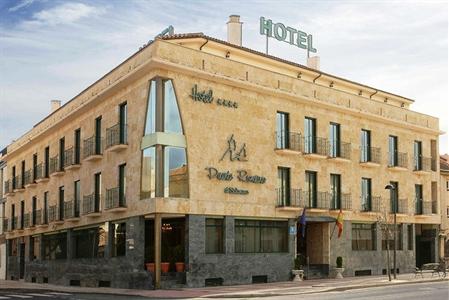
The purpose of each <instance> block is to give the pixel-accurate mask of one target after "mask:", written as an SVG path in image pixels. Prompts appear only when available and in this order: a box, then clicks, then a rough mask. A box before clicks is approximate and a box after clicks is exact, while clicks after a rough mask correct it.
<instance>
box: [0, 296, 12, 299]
mask: <svg viewBox="0 0 449 300" xmlns="http://www.w3.org/2000/svg"><path fill="white" fill-rule="evenodd" d="M0 299H11V298H10V297H2V296H0Z"/></svg>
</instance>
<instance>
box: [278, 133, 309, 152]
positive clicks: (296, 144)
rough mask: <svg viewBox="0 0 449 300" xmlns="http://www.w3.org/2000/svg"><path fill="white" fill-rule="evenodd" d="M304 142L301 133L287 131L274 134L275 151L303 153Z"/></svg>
mask: <svg viewBox="0 0 449 300" xmlns="http://www.w3.org/2000/svg"><path fill="white" fill-rule="evenodd" d="M303 145H304V140H303V137H302V135H301V133H297V132H289V131H277V132H276V149H289V150H293V151H298V152H303V150H304V146H303Z"/></svg>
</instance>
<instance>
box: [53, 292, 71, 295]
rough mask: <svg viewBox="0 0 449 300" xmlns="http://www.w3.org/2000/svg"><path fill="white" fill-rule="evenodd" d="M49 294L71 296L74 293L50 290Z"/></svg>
mask: <svg viewBox="0 0 449 300" xmlns="http://www.w3.org/2000/svg"><path fill="white" fill-rule="evenodd" d="M47 294H51V295H58V296H70V295H72V294H69V293H62V292H49V293H47Z"/></svg>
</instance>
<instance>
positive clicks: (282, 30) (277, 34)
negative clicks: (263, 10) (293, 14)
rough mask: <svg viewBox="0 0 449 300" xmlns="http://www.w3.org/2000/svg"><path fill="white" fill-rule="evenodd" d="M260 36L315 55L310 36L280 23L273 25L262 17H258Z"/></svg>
mask: <svg viewBox="0 0 449 300" xmlns="http://www.w3.org/2000/svg"><path fill="white" fill-rule="evenodd" d="M260 34H261V35H266V36H267V38H268V37H274V38H275V39H277V40H278V41H281V42H286V43H289V44H290V45H294V46H296V47H298V48H301V49H306V50H307V52H312V53H316V49H315V48H313V44H312V42H313V37H312V35H311V34H307V33H305V32H304V31H301V30H299V29H295V28H292V27H290V26H285V25H284V24H282V23H273V21H271V20H270V19H268V20H266V19H265V18H264V17H260ZM267 43H268V40H267Z"/></svg>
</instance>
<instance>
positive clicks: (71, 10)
mask: <svg viewBox="0 0 449 300" xmlns="http://www.w3.org/2000/svg"><path fill="white" fill-rule="evenodd" d="M103 13H104V9H103V8H100V7H95V6H90V5H87V4H84V3H70V2H69V3H64V4H61V5H59V6H56V7H52V8H49V9H46V10H41V11H39V12H37V13H35V14H34V15H33V19H32V20H31V21H25V22H24V23H23V25H25V26H29V25H32V26H34V25H50V26H53V25H64V24H73V23H75V22H77V21H79V20H80V19H82V18H86V17H92V16H94V15H101V14H103Z"/></svg>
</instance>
